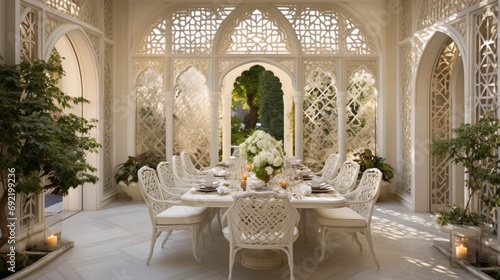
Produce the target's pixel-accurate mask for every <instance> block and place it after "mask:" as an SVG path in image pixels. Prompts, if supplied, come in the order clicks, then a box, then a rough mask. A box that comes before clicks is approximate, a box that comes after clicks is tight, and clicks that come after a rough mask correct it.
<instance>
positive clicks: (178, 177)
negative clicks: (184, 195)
mask: <svg viewBox="0 0 500 280" xmlns="http://www.w3.org/2000/svg"><path fill="white" fill-rule="evenodd" d="M172 170H173V173H174V178H175V182H176V184H177V186H180V187H183V188H189V187H193V186H196V185H199V184H200V183H203V176H190V175H189V174H187V173H186V171H184V167H182V162H181V157H180V156H176V155H174V156H172Z"/></svg>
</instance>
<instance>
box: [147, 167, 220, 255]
mask: <svg viewBox="0 0 500 280" xmlns="http://www.w3.org/2000/svg"><path fill="white" fill-rule="evenodd" d="M138 177H139V185H140V187H141V192H142V196H143V197H144V201H145V203H146V206H147V207H148V211H149V216H150V218H151V224H152V227H153V231H152V234H151V246H150V248H149V255H148V259H147V261H146V264H149V261H150V260H151V256H152V255H153V250H154V245H155V243H156V239H157V238H158V237H159V236H160V234H161V233H162V231H167V237H166V238H165V241H164V242H163V244H164V243H165V242H166V240H167V239H168V237H169V236H170V234H171V233H172V231H174V230H189V231H191V239H192V242H193V256H194V258H195V259H196V261H197V262H198V263H201V259H200V258H199V257H198V254H197V248H198V241H199V239H200V235H201V232H202V231H203V228H204V227H205V226H206V225H207V224H208V223H209V222H210V213H211V212H210V209H208V208H206V207H190V206H183V205H176V204H177V202H176V201H169V200H165V199H164V197H163V192H162V190H161V187H160V186H159V182H158V177H157V175H156V172H155V170H154V169H152V168H150V167H147V166H144V167H141V169H139V172H138ZM163 244H162V247H163Z"/></svg>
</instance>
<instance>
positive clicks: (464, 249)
mask: <svg viewBox="0 0 500 280" xmlns="http://www.w3.org/2000/svg"><path fill="white" fill-rule="evenodd" d="M477 237H478V228H477V227H472V226H463V225H453V226H451V231H450V245H451V248H450V250H451V261H452V263H455V262H457V261H460V262H468V263H470V264H473V265H475V264H476V240H477Z"/></svg>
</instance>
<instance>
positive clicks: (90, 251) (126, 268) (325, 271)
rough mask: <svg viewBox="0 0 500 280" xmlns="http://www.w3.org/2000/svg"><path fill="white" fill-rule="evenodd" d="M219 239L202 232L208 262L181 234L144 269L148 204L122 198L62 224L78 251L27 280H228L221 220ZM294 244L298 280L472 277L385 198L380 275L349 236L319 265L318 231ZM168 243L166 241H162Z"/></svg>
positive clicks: (424, 219) (379, 210) (416, 220)
mask: <svg viewBox="0 0 500 280" xmlns="http://www.w3.org/2000/svg"><path fill="white" fill-rule="evenodd" d="M212 229H213V238H211V237H210V235H209V234H208V232H207V231H205V232H204V240H205V245H204V247H200V248H199V254H200V256H201V258H202V260H203V264H201V265H200V264H198V263H197V262H196V261H195V260H194V258H193V256H192V252H191V240H190V235H189V234H186V232H185V231H176V232H174V233H173V235H172V237H171V239H169V241H168V242H167V244H166V245H165V247H164V248H163V249H162V248H161V244H160V243H161V242H157V244H156V247H155V251H154V253H153V258H152V260H151V263H150V264H149V265H148V266H146V258H147V254H148V250H149V244H150V234H151V226H150V220H149V216H148V212H147V209H146V206H145V205H144V204H143V203H133V202H130V201H127V200H117V201H114V202H112V203H111V204H109V205H108V206H107V207H105V208H104V209H102V210H99V211H83V212H79V213H77V214H75V215H72V216H70V217H69V218H67V219H66V220H64V222H63V238H64V239H66V240H70V241H73V242H74V247H73V248H72V249H70V250H68V251H67V252H65V253H64V254H62V255H61V256H59V257H58V258H57V259H55V260H54V261H52V262H50V263H49V264H47V265H46V266H44V267H42V268H40V269H38V270H37V271H35V272H34V273H32V274H30V275H28V276H27V277H26V278H24V279H30V280H33V279H40V280H45V279H46V280H49V279H50V280H59V279H61V280H62V279H72V280H78V279H92V280H95V279H98V280H100V279H103V280H104V279H106V280H110V279H114V280H125V279H127V280H132V279H169V280H180V279H210V280H219V279H227V273H228V259H229V257H228V253H229V246H228V243H227V241H226V240H225V239H224V237H223V236H222V234H221V232H220V227H219V225H218V223H217V222H216V221H214V222H213V224H212ZM307 233H308V234H307V235H308V237H309V238H308V240H306V239H305V236H304V234H301V236H300V237H299V239H298V240H297V241H296V242H295V244H294V254H295V256H294V264H295V272H296V273H295V274H296V277H295V279H297V280H301V279H314V280H322V279H352V280H383V279H398V280H400V279H405V280H411V279H474V277H473V276H472V275H471V274H469V273H468V272H467V271H465V270H464V269H462V268H459V267H454V266H453V267H451V266H450V262H449V260H448V259H447V258H446V257H445V256H444V255H443V254H441V253H440V252H438V251H437V250H436V249H435V248H434V247H433V245H432V244H433V241H434V240H437V241H443V240H446V236H445V235H444V234H443V233H441V232H439V231H438V230H437V229H436V228H435V227H434V225H433V222H432V217H431V216H430V214H419V213H412V212H411V211H409V210H408V209H407V208H405V207H403V206H401V205H400V204H398V203H397V202H394V201H392V200H384V201H379V202H378V203H377V206H376V208H375V211H374V218H373V221H372V236H373V242H374V248H375V253H376V255H377V258H378V260H379V262H380V270H378V269H377V268H376V266H375V264H374V262H373V260H372V258H371V255H370V252H369V250H368V248H367V246H366V239H365V238H364V237H362V236H361V238H360V241H361V242H362V244H363V245H364V247H363V248H364V250H363V251H360V250H359V248H358V247H357V245H356V244H355V243H354V242H353V241H352V240H351V238H350V237H349V236H348V235H346V234H345V235H344V234H338V235H334V236H332V238H331V239H330V241H329V246H330V247H331V249H332V251H331V253H330V254H328V255H327V258H326V259H325V260H324V261H322V262H318V261H317V252H318V251H317V250H318V249H319V248H318V243H317V242H316V240H315V238H314V237H315V232H314V230H313V228H312V227H308V229H307ZM161 240H163V238H162V237H160V239H159V241H161ZM287 272H288V266H287V265H286V263H285V264H284V265H282V266H281V267H279V268H277V269H274V270H268V271H256V270H251V269H247V268H245V267H243V266H242V265H241V264H239V263H238V262H236V263H235V267H234V274H233V279H287Z"/></svg>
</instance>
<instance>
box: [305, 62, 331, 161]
mask: <svg viewBox="0 0 500 280" xmlns="http://www.w3.org/2000/svg"><path fill="white" fill-rule="evenodd" d="M304 91H305V100H304V159H303V161H304V164H305V165H307V166H310V167H311V168H313V169H316V170H319V169H320V168H321V167H322V165H323V162H324V161H325V157H326V156H325V155H329V154H332V153H338V145H337V142H338V141H337V133H338V128H337V115H338V108H337V91H336V88H335V78H334V77H333V76H332V74H331V73H330V72H328V71H326V70H325V69H323V68H317V69H315V70H314V71H312V72H311V74H310V75H309V76H308V77H307V81H306V87H305V89H304Z"/></svg>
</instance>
